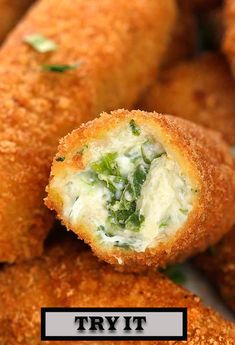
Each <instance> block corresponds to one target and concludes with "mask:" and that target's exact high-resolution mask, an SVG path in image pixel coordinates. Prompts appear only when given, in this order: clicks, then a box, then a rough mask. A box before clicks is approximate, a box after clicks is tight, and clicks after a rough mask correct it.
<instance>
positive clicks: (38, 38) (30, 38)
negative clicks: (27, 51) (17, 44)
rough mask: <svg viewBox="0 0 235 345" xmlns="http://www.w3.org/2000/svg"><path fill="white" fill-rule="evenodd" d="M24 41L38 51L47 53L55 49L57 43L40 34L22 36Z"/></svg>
mask: <svg viewBox="0 0 235 345" xmlns="http://www.w3.org/2000/svg"><path fill="white" fill-rule="evenodd" d="M24 42H25V43H27V44H28V45H30V46H31V47H32V48H34V49H35V50H36V51H37V52H39V53H47V52H51V51H54V50H56V49H57V44H56V43H55V42H54V41H52V40H50V39H49V38H47V37H45V36H43V35H41V34H37V33H35V34H31V35H27V36H25V38H24Z"/></svg>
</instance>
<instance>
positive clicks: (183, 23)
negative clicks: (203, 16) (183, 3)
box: [163, 6, 198, 67]
mask: <svg viewBox="0 0 235 345" xmlns="http://www.w3.org/2000/svg"><path fill="white" fill-rule="evenodd" d="M197 34H198V25H197V19H196V16H195V14H194V13H193V12H192V11H189V10H187V9H184V8H180V6H179V9H178V14H177V19H176V23H175V27H174V30H173V31H172V33H171V37H170V42H169V45H168V48H167V50H166V53H165V57H164V59H163V67H166V66H171V65H172V64H175V63H176V62H177V61H180V60H182V59H184V58H190V57H192V56H194V55H195V54H196V51H197V44H198V42H197Z"/></svg>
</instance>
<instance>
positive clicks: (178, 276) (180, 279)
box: [162, 265, 186, 284]
mask: <svg viewBox="0 0 235 345" xmlns="http://www.w3.org/2000/svg"><path fill="white" fill-rule="evenodd" d="M162 272H163V273H164V274H166V275H167V276H168V277H169V278H170V279H171V280H172V281H173V282H174V283H176V284H183V283H185V281H186V276H185V274H184V273H183V272H182V269H181V267H180V265H174V266H169V267H167V268H166V269H164V270H162Z"/></svg>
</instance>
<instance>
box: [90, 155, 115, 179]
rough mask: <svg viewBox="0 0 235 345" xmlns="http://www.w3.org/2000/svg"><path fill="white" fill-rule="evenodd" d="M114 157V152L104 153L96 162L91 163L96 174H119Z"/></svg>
mask: <svg viewBox="0 0 235 345" xmlns="http://www.w3.org/2000/svg"><path fill="white" fill-rule="evenodd" d="M116 158H117V153H116V152H112V153H106V154H105V155H104V156H103V157H102V158H101V159H100V160H99V161H98V162H95V163H92V164H91V168H92V170H94V171H95V172H96V173H97V174H109V175H119V171H118V166H117V163H116V161H115V159H116Z"/></svg>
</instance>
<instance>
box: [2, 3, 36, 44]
mask: <svg viewBox="0 0 235 345" xmlns="http://www.w3.org/2000/svg"><path fill="white" fill-rule="evenodd" d="M33 2H34V0H10V1H9V0H0V14H1V22H0V43H1V42H2V41H3V40H4V39H5V37H6V35H7V34H8V32H9V31H10V30H11V29H12V28H13V27H14V26H15V25H16V23H17V22H18V21H19V19H20V18H21V17H22V16H23V14H24V13H25V11H26V10H27V9H28V7H29V6H30V5H31V4H32V3H33Z"/></svg>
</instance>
